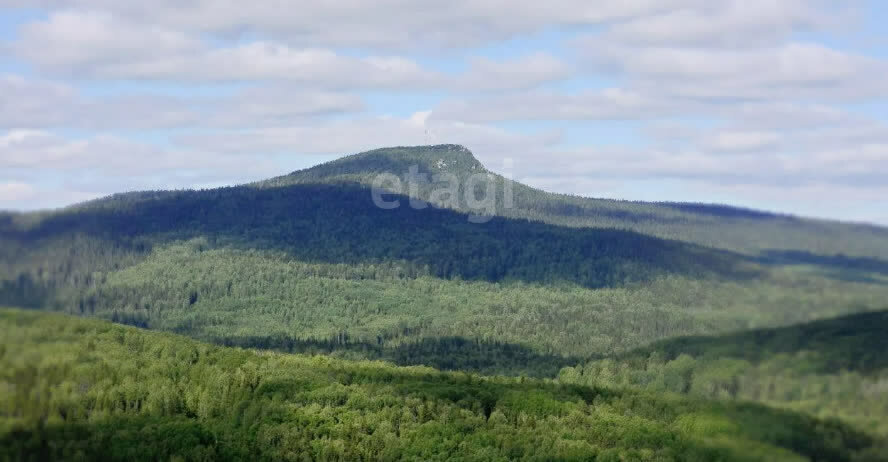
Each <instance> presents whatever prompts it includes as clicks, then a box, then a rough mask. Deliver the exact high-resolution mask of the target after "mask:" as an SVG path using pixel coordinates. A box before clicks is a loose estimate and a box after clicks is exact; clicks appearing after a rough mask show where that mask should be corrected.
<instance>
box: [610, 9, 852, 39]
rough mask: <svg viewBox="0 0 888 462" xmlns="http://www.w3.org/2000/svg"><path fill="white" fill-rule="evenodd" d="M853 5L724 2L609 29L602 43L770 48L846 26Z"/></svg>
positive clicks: (646, 18) (633, 21)
mask: <svg viewBox="0 0 888 462" xmlns="http://www.w3.org/2000/svg"><path fill="white" fill-rule="evenodd" d="M855 3H858V2H853V1H852V2H847V3H845V4H844V5H832V6H829V5H825V4H823V3H822V2H812V1H806V0H781V1H773V0H721V1H718V2H710V3H709V4H708V5H706V6H702V7H699V8H686V9H673V10H670V11H666V12H664V13H661V14H654V15H645V16H640V17H635V18H632V19H631V20H629V21H625V22H621V23H618V24H615V25H613V26H611V27H610V28H608V29H607V30H606V32H605V33H604V34H603V39H604V40H603V41H606V42H610V43H621V44H626V45H633V46H648V47H663V46H692V47H701V48H724V47H729V48H732V47H738V48H747V47H756V46H769V45H771V44H773V43H777V42H780V41H782V40H785V39H788V38H790V37H791V36H792V34H793V33H794V32H796V31H799V30H805V29H823V28H835V27H837V26H839V25H841V24H842V23H845V22H847V20H848V18H849V15H850V14H851V12H852V11H853V10H851V8H853V7H854V6H855ZM836 10H838V11H836Z"/></svg>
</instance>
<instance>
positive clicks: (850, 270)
mask: <svg viewBox="0 0 888 462" xmlns="http://www.w3.org/2000/svg"><path fill="white" fill-rule="evenodd" d="M757 261H758V262H759V263H763V264H769V265H812V266H817V267H820V268H822V269H825V270H828V274H830V275H832V277H834V278H839V279H846V280H849V281H859V282H878V281H877V280H876V279H873V278H872V277H871V276H867V273H876V274H880V275H886V276H888V261H885V260H880V259H878V258H866V257H848V256H845V255H817V254H813V253H810V252H804V251H799V250H768V251H765V252H763V253H762V255H761V256H760V257H759V258H758V259H757Z"/></svg>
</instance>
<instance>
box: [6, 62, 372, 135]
mask: <svg viewBox="0 0 888 462" xmlns="http://www.w3.org/2000/svg"><path fill="white" fill-rule="evenodd" d="M0 94H2V95H4V98H2V99H0V128H8V129H13V128H32V129H42V128H55V127H61V128H79V129H90V130H103V131H107V130H111V129H124V130H139V129H162V128H187V127H237V128H242V127H245V126H274V125H280V124H286V123H293V122H294V121H301V120H305V119H309V118H313V117H322V116H325V115H329V114H342V113H353V112H361V111H363V109H364V104H363V101H362V100H361V98H360V97H359V96H358V95H355V94H351V93H343V92H335V91H322V90H320V91H307V90H305V89H300V88H296V87H292V86H289V85H273V84H272V85H259V86H253V87H248V88H245V89H242V90H238V91H236V92H235V93H234V94H232V95H220V96H216V97H207V96H195V97H175V96H169V95H166V94H163V93H157V92H155V93H154V94H145V93H143V94H124V95H115V96H109V97H104V98H97V97H86V96H84V95H82V94H80V93H79V92H78V91H77V90H76V89H75V88H73V87H71V86H68V85H65V84H62V83H58V82H51V81H47V80H40V79H24V78H22V77H18V76H14V75H2V74H0Z"/></svg>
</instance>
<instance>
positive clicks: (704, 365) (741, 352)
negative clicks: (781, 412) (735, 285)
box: [559, 311, 888, 434]
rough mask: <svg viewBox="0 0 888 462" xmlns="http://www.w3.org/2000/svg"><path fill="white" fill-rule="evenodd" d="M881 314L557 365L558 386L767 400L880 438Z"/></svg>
mask: <svg viewBox="0 0 888 462" xmlns="http://www.w3.org/2000/svg"><path fill="white" fill-rule="evenodd" d="M886 332H888V312H884V311H883V312H878V313H864V314H856V315H851V316H845V317H841V318H836V319H829V320H823V321H816V322H811V323H807V324H801V325H796V326H790V327H782V328H776V329H759V330H753V331H749V332H740V333H735V334H730V335H723V336H714V337H685V338H676V339H670V340H664V341H661V342H657V343H655V344H653V345H650V346H647V347H645V348H642V349H639V350H636V351H632V352H629V353H626V354H622V355H618V356H616V357H614V358H609V359H604V360H597V361H592V362H589V363H586V364H584V365H581V366H577V367H574V368H565V369H564V370H562V371H561V373H560V375H559V378H560V380H561V381H563V382H566V383H586V384H596V385H604V384H606V385H610V386H618V387H626V386H629V387H633V388H640V389H645V390H648V391H652V392H660V393H662V392H673V393H681V394H686V395H693V396H699V397H705V398H726V399H730V400H747V401H758V402H763V403H767V404H769V405H774V406H780V407H786V408H790V409H795V410H800V411H805V412H808V413H811V414H814V415H820V416H830V417H841V418H843V419H845V420H847V421H849V422H854V423H855V424H857V425H858V426H859V428H862V429H867V430H871V431H878V432H881V433H882V434H888V424H886V422H888V419H886V417H888V387H886V384H888V357H886V355H885V353H884V352H885V351H888V335H886Z"/></svg>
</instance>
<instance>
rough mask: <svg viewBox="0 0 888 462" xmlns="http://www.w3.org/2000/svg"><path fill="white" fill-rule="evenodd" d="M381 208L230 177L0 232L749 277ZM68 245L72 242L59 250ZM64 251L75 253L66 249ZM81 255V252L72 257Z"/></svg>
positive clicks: (138, 245)
mask: <svg viewBox="0 0 888 462" xmlns="http://www.w3.org/2000/svg"><path fill="white" fill-rule="evenodd" d="M386 199H387V200H394V199H398V200H400V202H401V206H400V207H399V208H396V209H391V210H385V209H382V208H379V207H376V206H375V205H374V203H373V201H372V195H371V193H370V190H369V189H367V188H364V187H359V186H353V185H336V186H327V185H294V186H284V187H277V188H252V187H244V186H240V187H231V188H222V189H217V190H208V191H181V192H159V193H151V192H148V193H139V194H129V195H121V196H117V197H114V198H110V199H107V200H105V201H100V202H95V203H92V204H89V205H88V206H84V207H80V208H76V209H67V210H63V211H60V212H59V213H56V214H53V215H51V216H49V217H47V218H45V219H43V220H42V221H40V222H39V223H38V224H37V225H35V226H34V227H32V228H31V229H29V230H27V231H22V230H15V229H14V228H11V227H10V226H5V227H4V228H3V229H0V238H4V239H5V240H7V241H8V240H10V239H12V240H15V241H17V244H18V245H24V246H28V245H31V246H33V247H37V246H40V245H51V244H47V243H48V242H50V243H51V240H52V238H54V237H59V236H70V235H74V234H81V235H87V236H91V237H95V238H98V239H102V240H103V241H105V242H110V243H114V244H115V245H119V246H122V247H127V248H130V249H133V250H134V251H136V252H139V251H141V252H145V251H147V250H149V249H150V248H151V247H152V246H154V245H159V244H163V243H165V242H170V241H175V240H181V239H190V238H195V237H206V238H207V239H208V241H209V242H210V244H211V245H232V246H236V247H243V248H260V249H274V250H280V251H284V252H286V253H288V254H289V255H290V256H292V257H293V258H295V259H298V260H302V261H309V262H326V263H350V264H356V263H368V264H374V263H379V262H391V261H403V262H405V263H406V265H405V273H406V275H408V276H409V275H410V273H411V272H416V273H424V274H430V275H432V276H436V277H441V278H461V279H464V280H485V281H492V282H496V281H503V280H521V281H526V282H533V283H557V282H568V283H575V284H579V285H582V286H585V287H591V288H597V287H613V286H619V285H623V284H626V283H630V282H638V281H645V280H649V279H650V278H652V277H656V276H658V275H662V274H665V273H677V274H685V275H692V276H713V275H715V276H719V277H725V278H733V279H737V278H749V277H755V276H756V274H757V273H755V272H752V271H749V270H748V269H742V270H741V269H740V263H742V261H743V259H742V257H739V256H737V255H734V254H731V253H729V252H724V251H718V250H713V249H708V248H705V247H702V246H697V245H693V244H686V243H681V242H678V241H670V240H664V239H659V238H655V237H651V236H646V235H643V234H640V233H636V232H630V231H624V230H616V229H592V228H566V227H559V226H554V225H549V224H543V223H539V222H531V221H527V220H516V219H507V218H501V217H493V218H491V219H490V220H489V221H488V222H486V223H471V222H470V221H469V216H468V215H466V214H462V213H458V212H455V211H452V210H447V209H437V208H431V207H430V208H426V209H422V210H417V209H413V208H411V207H409V206H408V205H407V204H408V202H409V199H408V198H407V197H405V196H395V195H389V196H388V197H387V198H386ZM62 250H67V249H62ZM61 255H63V256H64V255H67V253H64V252H63V253H61ZM65 258H76V257H65Z"/></svg>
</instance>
